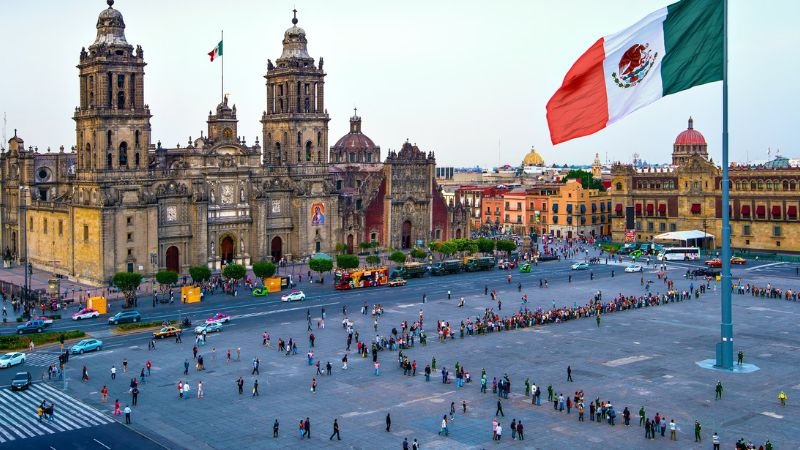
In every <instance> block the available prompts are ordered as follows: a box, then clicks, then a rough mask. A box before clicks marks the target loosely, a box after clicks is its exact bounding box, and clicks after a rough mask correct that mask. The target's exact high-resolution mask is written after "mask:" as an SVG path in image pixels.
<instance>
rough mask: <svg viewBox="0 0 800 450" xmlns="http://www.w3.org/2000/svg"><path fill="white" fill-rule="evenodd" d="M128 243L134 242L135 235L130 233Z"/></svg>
mask: <svg viewBox="0 0 800 450" xmlns="http://www.w3.org/2000/svg"><path fill="white" fill-rule="evenodd" d="M128 242H133V233H128Z"/></svg>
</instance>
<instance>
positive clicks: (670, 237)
mask: <svg viewBox="0 0 800 450" xmlns="http://www.w3.org/2000/svg"><path fill="white" fill-rule="evenodd" d="M703 238H712V239H713V238H714V235H713V234H709V233H706V232H704V231H700V230H687V231H670V232H669V233H662V234H659V235H657V236H655V237H654V238H653V239H656V240H662V241H687V240H692V239H703Z"/></svg>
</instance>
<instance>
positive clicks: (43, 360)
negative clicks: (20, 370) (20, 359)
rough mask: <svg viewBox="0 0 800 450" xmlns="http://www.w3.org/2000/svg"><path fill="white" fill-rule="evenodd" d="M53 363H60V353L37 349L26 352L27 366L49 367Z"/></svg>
mask: <svg viewBox="0 0 800 450" xmlns="http://www.w3.org/2000/svg"><path fill="white" fill-rule="evenodd" d="M51 364H56V365H57V364H58V353H52V352H38V351H37V352H33V353H26V354H25V365H26V366H37V367H47V366H49V365H51Z"/></svg>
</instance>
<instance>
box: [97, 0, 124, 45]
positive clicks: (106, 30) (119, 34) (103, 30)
mask: <svg viewBox="0 0 800 450" xmlns="http://www.w3.org/2000/svg"><path fill="white" fill-rule="evenodd" d="M106 3H108V8H106V9H104V10H103V11H101V12H100V15H99V16H98V17H97V37H96V38H95V40H94V44H92V45H91V47H97V46H100V45H110V46H121V47H130V45H128V41H127V40H126V39H125V21H124V20H123V19H122V13H121V12H119V11H117V10H116V9H114V8H113V6H114V0H106ZM91 47H90V48H91Z"/></svg>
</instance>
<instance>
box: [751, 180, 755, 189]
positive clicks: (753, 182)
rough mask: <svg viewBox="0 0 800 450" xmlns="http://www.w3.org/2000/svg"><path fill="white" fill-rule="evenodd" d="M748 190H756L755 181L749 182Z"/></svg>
mask: <svg viewBox="0 0 800 450" xmlns="http://www.w3.org/2000/svg"><path fill="white" fill-rule="evenodd" d="M750 190H751V191H755V190H756V182H755V181H751V182H750Z"/></svg>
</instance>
